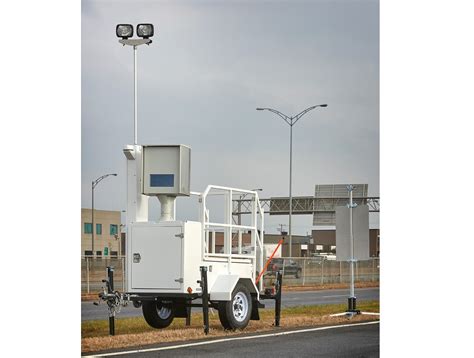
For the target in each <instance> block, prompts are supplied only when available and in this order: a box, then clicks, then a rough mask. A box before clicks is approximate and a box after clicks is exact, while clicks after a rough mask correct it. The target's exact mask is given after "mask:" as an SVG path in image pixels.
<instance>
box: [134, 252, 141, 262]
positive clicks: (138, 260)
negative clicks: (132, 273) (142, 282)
mask: <svg viewBox="0 0 474 358" xmlns="http://www.w3.org/2000/svg"><path fill="white" fill-rule="evenodd" d="M141 259H142V257H141V256H140V254H139V253H138V252H136V253H134V254H133V263H134V264H138V263H139V262H140V260H141Z"/></svg>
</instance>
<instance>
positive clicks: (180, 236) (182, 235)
mask: <svg viewBox="0 0 474 358" xmlns="http://www.w3.org/2000/svg"><path fill="white" fill-rule="evenodd" d="M174 237H179V238H180V239H182V238H184V234H183V233H181V234H176V235H174Z"/></svg>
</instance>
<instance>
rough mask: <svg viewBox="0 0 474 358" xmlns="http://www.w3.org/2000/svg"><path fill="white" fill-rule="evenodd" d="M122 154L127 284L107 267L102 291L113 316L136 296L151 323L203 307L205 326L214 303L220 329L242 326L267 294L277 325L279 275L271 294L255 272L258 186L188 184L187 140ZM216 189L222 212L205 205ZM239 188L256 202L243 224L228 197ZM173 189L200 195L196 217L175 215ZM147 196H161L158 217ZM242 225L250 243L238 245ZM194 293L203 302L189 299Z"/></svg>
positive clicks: (159, 324) (260, 252) (260, 230)
mask: <svg viewBox="0 0 474 358" xmlns="http://www.w3.org/2000/svg"><path fill="white" fill-rule="evenodd" d="M124 154H125V156H126V158H127V225H126V228H127V238H126V257H127V259H126V292H125V293H123V294H122V293H117V292H114V291H113V276H110V272H109V279H108V281H107V288H106V289H104V292H103V293H102V294H101V298H102V299H104V300H106V301H107V303H108V305H109V313H110V317H112V320H113V317H114V316H115V313H116V311H117V310H116V308H117V307H118V306H120V305H121V304H124V303H126V302H127V301H133V303H134V306H135V307H140V306H141V307H142V311H143V315H144V318H145V320H146V321H147V323H148V324H149V325H150V326H152V327H154V328H164V327H167V326H169V325H170V324H171V322H172V321H173V318H174V317H186V318H187V323H189V319H190V310H191V307H203V313H204V326H205V332H206V333H207V332H208V329H209V325H208V312H207V309H208V307H213V308H215V309H217V310H218V312H219V319H220V322H221V324H222V326H223V327H224V328H225V329H242V328H245V327H246V326H247V324H248V322H249V320H251V319H254V320H258V319H259V314H258V308H259V307H264V306H263V305H262V304H261V303H260V300H261V299H264V298H271V299H276V300H277V305H276V306H278V308H277V311H276V313H277V316H278V317H277V319H276V322H275V323H276V325H278V322H279V310H280V301H279V297H281V290H280V288H281V280H280V281H278V282H279V283H278V284H277V294H273V293H270V292H269V291H268V290H267V291H266V292H265V290H264V288H263V280H260V281H259V280H258V279H257V277H259V274H260V273H261V271H262V269H263V268H264V258H265V248H264V245H263V235H264V212H263V210H262V207H261V205H260V201H259V197H258V194H257V192H256V191H251V190H245V189H237V188H229V187H223V186H216V185H209V186H207V188H206V189H205V190H204V191H203V192H202V193H201V192H199V193H198V192H191V191H190V163H191V149H190V148H189V147H187V146H184V145H129V146H126V147H125V149H124ZM215 195H221V197H222V198H223V202H224V208H223V212H220V213H217V215H215V213H213V212H210V209H209V207H208V205H207V203H208V200H210V198H211V197H213V196H215ZM242 195H245V196H246V198H249V199H251V200H252V202H253V205H252V213H251V218H250V223H249V224H247V225H237V224H235V223H234V222H233V221H232V200H233V198H234V197H241V196H242ZM177 196H193V197H195V198H196V199H197V202H198V204H199V218H200V221H179V220H176V219H175V217H176V215H175V214H176V197H177ZM152 197H157V199H158V200H159V201H160V203H161V216H160V217H159V218H158V220H149V211H148V203H149V200H150V198H152ZM216 217H218V218H221V220H217V219H216ZM211 218H212V220H211ZM216 231H219V232H221V233H223V250H221V252H217V250H216V240H215V237H216ZM244 232H245V233H250V236H251V242H250V247H249V245H248V244H246V245H245V247H244V245H243V241H242V234H243V233H244ZM249 248H250V249H249ZM112 275H113V271H112ZM260 276H261V275H260ZM111 283H112V285H111ZM198 299H200V300H201V301H202V302H201V303H193V302H194V301H195V300H198ZM111 324H113V322H111Z"/></svg>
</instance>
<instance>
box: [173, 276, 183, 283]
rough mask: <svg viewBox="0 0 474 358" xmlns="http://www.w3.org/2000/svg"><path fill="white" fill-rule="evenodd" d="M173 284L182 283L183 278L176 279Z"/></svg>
mask: <svg viewBox="0 0 474 358" xmlns="http://www.w3.org/2000/svg"><path fill="white" fill-rule="evenodd" d="M174 282H179V283H183V278H182V277H181V278H177V279H176V280H174Z"/></svg>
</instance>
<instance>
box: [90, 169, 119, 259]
mask: <svg viewBox="0 0 474 358" xmlns="http://www.w3.org/2000/svg"><path fill="white" fill-rule="evenodd" d="M111 175H112V176H115V177H116V176H117V174H115V173H113V174H105V175H102V176H101V177H98V178H97V179H96V180H93V181H92V256H95V252H94V239H95V235H94V232H95V228H94V189H95V187H96V186H97V184H99V183H100V182H101V181H102V180H103V179H105V178H107V177H108V176H111Z"/></svg>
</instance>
